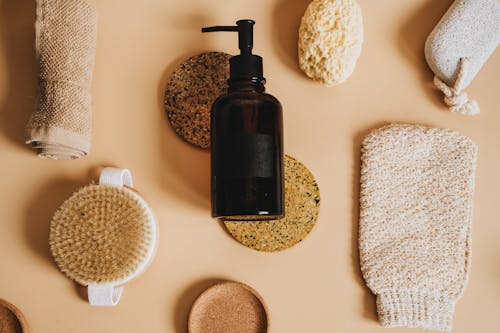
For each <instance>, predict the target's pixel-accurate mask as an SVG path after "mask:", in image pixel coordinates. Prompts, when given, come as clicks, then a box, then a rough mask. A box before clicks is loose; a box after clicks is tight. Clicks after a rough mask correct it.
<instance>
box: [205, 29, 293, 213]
mask: <svg viewBox="0 0 500 333" xmlns="http://www.w3.org/2000/svg"><path fill="white" fill-rule="evenodd" d="M254 24H255V22H254V21H252V20H247V19H246V20H240V21H238V22H236V26H215V27H208V28H203V29H202V32H212V31H234V32H238V38H239V49H240V55H237V56H234V57H232V58H231V59H230V77H229V80H228V91H227V94H225V95H222V96H220V97H219V98H218V99H217V100H216V101H215V102H214V104H213V105H212V110H211V194H212V216H213V217H221V218H225V219H229V220H230V219H233V220H262V219H276V218H280V217H282V216H283V215H284V195H283V192H284V188H283V187H284V184H283V183H284V182H283V115H282V108H281V104H280V102H279V101H278V100H277V99H276V98H275V97H273V96H271V95H269V94H266V93H265V88H264V84H265V82H266V81H265V79H264V76H263V65H262V58H261V57H260V56H258V55H254V54H252V48H253V26H254Z"/></svg>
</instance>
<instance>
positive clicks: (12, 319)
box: [0, 299, 28, 333]
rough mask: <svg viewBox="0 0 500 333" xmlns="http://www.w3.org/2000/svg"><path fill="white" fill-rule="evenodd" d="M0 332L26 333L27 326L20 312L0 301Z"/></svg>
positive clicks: (7, 303)
mask: <svg viewBox="0 0 500 333" xmlns="http://www.w3.org/2000/svg"><path fill="white" fill-rule="evenodd" d="M0 332H1V333H26V332H28V325H27V323H26V319H24V316H23V314H22V313H21V311H20V310H19V309H18V308H16V307H15V306H14V305H12V304H10V303H9V302H6V301H4V300H1V299H0Z"/></svg>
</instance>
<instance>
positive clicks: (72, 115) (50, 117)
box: [26, 0, 97, 159]
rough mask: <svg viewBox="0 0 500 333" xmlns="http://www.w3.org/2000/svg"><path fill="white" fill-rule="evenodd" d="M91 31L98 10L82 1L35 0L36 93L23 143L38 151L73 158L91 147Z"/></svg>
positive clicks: (93, 41) (93, 35) (93, 46)
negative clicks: (34, 108) (33, 110)
mask: <svg viewBox="0 0 500 333" xmlns="http://www.w3.org/2000/svg"><path fill="white" fill-rule="evenodd" d="M96 36H97V13H96V10H95V9H94V8H93V7H91V6H90V5H88V4H87V3H86V2H85V1H83V0H37V21H36V54H37V58H38V65H39V83H38V85H39V96H38V107H37V110H35V112H34V113H33V114H32V116H31V118H30V120H29V123H28V125H27V136H28V138H27V140H26V143H28V144H31V146H32V147H33V148H35V149H36V150H37V151H38V154H39V156H40V157H45V158H52V159H73V158H79V157H82V156H84V155H86V154H88V152H89V150H90V139H91V122H92V120H91V118H92V114H91V95H90V84H91V81H92V71H93V68H94V61H95V49H96Z"/></svg>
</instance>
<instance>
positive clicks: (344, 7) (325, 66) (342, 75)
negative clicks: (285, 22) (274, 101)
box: [299, 0, 363, 86]
mask: <svg viewBox="0 0 500 333" xmlns="http://www.w3.org/2000/svg"><path fill="white" fill-rule="evenodd" d="M362 43H363V17H362V15H361V7H360V6H359V4H358V3H357V2H356V1H355V0H313V1H312V2H311V4H309V7H307V10H306V12H305V14H304V16H303V18H302V23H301V25H300V29H299V65H300V68H301V69H302V70H303V71H304V73H306V74H307V76H309V77H310V78H312V79H313V80H316V81H319V82H321V83H323V84H325V85H326V86H334V85H337V84H339V83H342V82H344V81H345V80H346V79H347V78H348V77H349V76H350V75H351V74H352V72H353V71H354V67H355V66H356V61H357V59H358V58H359V55H360V54H361V45H362Z"/></svg>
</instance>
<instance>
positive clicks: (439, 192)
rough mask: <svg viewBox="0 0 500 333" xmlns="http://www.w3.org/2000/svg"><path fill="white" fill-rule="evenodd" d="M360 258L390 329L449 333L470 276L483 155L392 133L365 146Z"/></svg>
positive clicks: (375, 135)
mask: <svg viewBox="0 0 500 333" xmlns="http://www.w3.org/2000/svg"><path fill="white" fill-rule="evenodd" d="M361 153H362V157H361V159H362V162H361V198H360V204H361V211H360V221H359V223H360V225H359V251H360V262H361V270H362V272H363V276H364V278H365V281H366V283H367V285H368V287H369V288H370V289H371V291H372V292H373V293H374V294H376V295H377V311H378V316H379V319H380V322H381V324H382V325H383V326H385V327H398V326H404V327H416V328H424V329H432V330H440V331H450V330H451V326H452V320H453V314H454V308H455V304H456V302H457V300H458V299H459V298H460V297H461V295H462V293H463V291H464V289H465V286H466V283H467V280H468V276H469V271H470V262H471V222H472V205H473V199H472V196H473V190H474V173H475V167H476V159H477V147H476V145H475V144H474V143H473V142H472V141H471V140H470V139H469V138H467V137H466V136H464V135H461V134H459V133H457V132H454V131H451V130H447V129H438V128H431V127H425V126H417V125H391V126H387V127H383V128H381V129H378V130H376V131H374V132H372V133H370V134H369V135H368V136H367V137H366V138H365V139H364V141H363V145H362V150H361Z"/></svg>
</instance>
